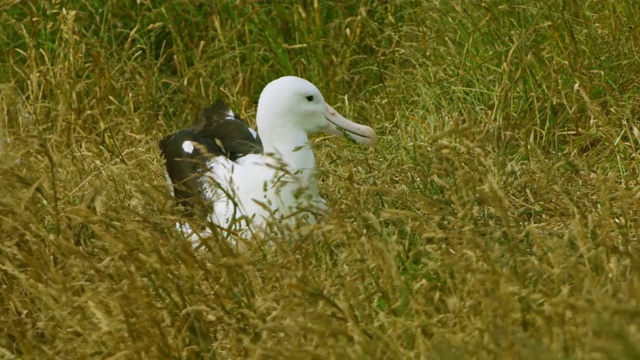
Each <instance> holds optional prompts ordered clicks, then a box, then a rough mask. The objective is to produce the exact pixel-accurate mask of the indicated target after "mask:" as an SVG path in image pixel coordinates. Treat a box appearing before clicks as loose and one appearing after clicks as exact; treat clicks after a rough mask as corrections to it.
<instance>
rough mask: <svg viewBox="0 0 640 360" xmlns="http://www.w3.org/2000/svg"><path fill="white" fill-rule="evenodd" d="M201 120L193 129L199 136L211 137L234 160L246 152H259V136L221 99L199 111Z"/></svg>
mask: <svg viewBox="0 0 640 360" xmlns="http://www.w3.org/2000/svg"><path fill="white" fill-rule="evenodd" d="M200 117H201V118H202V120H203V121H202V122H201V123H199V124H197V125H196V127H195V128H194V130H196V132H197V133H198V135H199V136H201V137H203V138H206V139H212V140H213V141H215V142H216V144H218V145H219V146H220V147H221V148H222V149H223V151H224V155H225V156H226V157H228V158H229V159H231V160H233V161H235V160H237V159H238V158H241V157H243V156H245V155H248V154H261V153H262V141H260V136H258V134H257V133H256V132H255V131H254V130H253V129H251V128H250V127H249V126H248V125H247V124H246V123H245V122H244V121H242V119H241V118H240V117H239V116H237V115H236V114H234V113H233V111H231V109H230V108H229V107H228V106H227V105H226V104H225V103H223V102H222V101H219V100H218V101H216V102H215V103H214V104H212V105H209V106H207V107H206V108H205V109H204V110H202V112H201V113H200Z"/></svg>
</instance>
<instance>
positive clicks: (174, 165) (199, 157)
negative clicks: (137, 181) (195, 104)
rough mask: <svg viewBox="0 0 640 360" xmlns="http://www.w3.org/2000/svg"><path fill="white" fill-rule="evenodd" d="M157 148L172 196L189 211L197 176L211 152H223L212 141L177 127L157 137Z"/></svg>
mask: <svg viewBox="0 0 640 360" xmlns="http://www.w3.org/2000/svg"><path fill="white" fill-rule="evenodd" d="M159 145H160V151H161V152H162V155H163V156H164V159H165V165H166V168H167V174H168V175H169V178H170V179H171V184H172V186H173V196H174V197H175V198H176V200H177V202H178V204H179V205H181V206H183V207H184V208H185V210H186V212H187V213H186V215H188V216H191V215H193V204H194V201H195V200H196V199H197V198H196V196H197V195H198V194H199V193H200V189H199V187H198V176H199V174H200V173H201V169H202V168H203V167H204V166H205V163H206V160H207V158H208V157H210V156H212V155H221V154H223V151H222V149H220V147H219V146H218V145H216V143H215V142H213V141H211V140H209V139H204V138H201V137H199V136H198V135H197V134H196V133H194V132H193V131H191V130H180V131H178V132H176V133H174V134H171V135H169V136H166V137H164V138H163V139H162V140H160V143H159Z"/></svg>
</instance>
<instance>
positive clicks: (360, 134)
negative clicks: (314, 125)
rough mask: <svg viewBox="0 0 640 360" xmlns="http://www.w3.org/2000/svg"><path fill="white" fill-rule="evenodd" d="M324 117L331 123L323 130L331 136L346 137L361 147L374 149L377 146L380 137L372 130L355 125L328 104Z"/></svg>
mask: <svg viewBox="0 0 640 360" xmlns="http://www.w3.org/2000/svg"><path fill="white" fill-rule="evenodd" d="M324 117H325V119H327V121H328V122H329V123H328V124H327V127H326V128H325V129H323V130H324V131H326V132H328V133H329V134H334V135H340V136H341V135H345V136H347V137H349V138H351V139H352V140H353V141H355V142H357V143H358V144H360V145H365V146H371V147H373V146H374V145H375V144H376V140H377V139H378V137H377V136H376V132H375V131H373V129H372V128H370V127H368V126H365V125H361V124H358V123H354V122H353V121H351V120H349V119H347V118H345V117H344V116H342V115H340V113H338V112H337V111H335V110H334V108H332V107H331V106H329V105H327V104H325V108H324Z"/></svg>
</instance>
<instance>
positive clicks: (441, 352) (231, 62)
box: [0, 0, 640, 359]
mask: <svg viewBox="0 0 640 360" xmlns="http://www.w3.org/2000/svg"><path fill="white" fill-rule="evenodd" d="M282 75H298V76H301V77H304V78H306V79H308V80H310V81H311V82H313V83H315V84H316V85H317V86H318V88H320V90H321V91H322V92H323V94H324V96H325V98H326V100H327V102H328V103H329V104H332V105H333V106H334V107H335V108H336V109H337V110H338V111H340V112H341V113H342V114H344V115H345V116H347V117H349V118H351V119H353V120H355V121H357V122H360V123H363V124H366V125H369V126H371V127H373V128H374V129H375V130H376V131H377V133H378V135H379V143H378V144H377V146H376V148H375V149H374V150H368V149H363V148H361V147H358V146H357V145H355V144H352V143H350V142H348V141H347V140H346V139H343V138H337V137H330V136H325V135H318V136H314V137H313V143H314V146H315V148H316V151H315V152H316V157H317V162H318V164H317V166H318V169H319V182H320V191H321V193H322V195H323V197H324V198H325V199H326V200H327V202H328V203H329V205H330V207H331V208H332V209H333V212H332V214H331V216H330V217H329V218H327V219H324V221H323V222H322V223H321V224H319V225H317V226H316V228H315V230H314V231H313V232H312V233H311V234H310V235H309V236H307V237H305V238H299V239H295V240H292V239H284V238H278V237H277V236H272V238H270V239H263V240H270V241H272V242H273V243H275V244H276V246H262V244H263V242H262V241H258V240H257V241H256V242H255V245H253V246H251V247H250V248H249V249H247V250H237V249H234V248H232V247H230V246H229V245H228V244H227V243H225V242H223V241H220V240H217V239H215V238H210V239H208V241H206V242H205V244H204V247H203V248H202V249H201V250H200V251H196V250H194V249H193V248H192V246H191V244H190V243H189V242H188V241H187V240H186V239H184V238H183V237H182V235H181V234H180V233H178V232H177V231H176V229H175V228H174V222H175V221H176V219H178V212H177V211H176V209H175V207H174V206H173V203H172V201H171V197H170V196H169V194H168V189H167V184H166V182H165V178H164V163H163V160H162V159H161V156H160V152H159V149H158V145H157V142H158V140H159V139H160V138H162V137H163V136H164V135H167V134H169V133H171V132H173V131H175V130H177V129H180V128H183V127H186V126H188V125H190V124H191V122H193V121H194V120H196V119H197V114H198V112H199V111H200V109H201V108H203V107H204V106H206V105H207V104H209V103H210V102H212V101H214V100H215V99H218V98H219V99H222V100H224V101H226V102H227V103H229V104H230V105H231V106H232V107H233V108H234V109H236V111H237V112H238V113H239V114H240V115H241V116H242V117H243V118H245V119H247V120H248V121H249V122H250V123H251V124H255V112H256V104H257V100H258V96H259V94H260V91H261V90H262V88H263V87H264V85H266V84H267V83H268V82H269V81H271V80H273V79H275V78H277V77H280V76H282ZM0 144H1V146H0V149H1V150H0V151H1V154H0V232H1V236H0V289H1V290H0V291H1V292H0V358H1V359H23V358H24V359H200V358H203V359H242V358H250V359H640V345H639V344H640V252H639V251H640V218H639V214H640V168H639V166H640V158H639V156H640V6H639V5H638V2H637V0H620V1H613V0H605V1H587V0H549V1H541V2H533V1H522V0H517V1H507V0H485V1H475V0H466V1H465V0H460V1H457V2H456V1H454V2H447V1H436V0H430V1H414V0H402V1H383V0H364V1H355V0H348V1H343V2H340V1H334V2H329V1H321V0H314V1H311V0H309V1H293V0H285V1H280V2H276V1H256V0H253V1H252V0H244V1H243V0H239V1H186V0H178V1H157V2H156V1H153V2H152V1H145V0H141V1H136V2H133V1H123V0H111V1H104V2H99V1H95V0H69V1H64V2H62V1H50V2H45V1H12V0H4V1H0Z"/></svg>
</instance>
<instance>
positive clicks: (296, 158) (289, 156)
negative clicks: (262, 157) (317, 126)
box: [260, 129, 315, 174]
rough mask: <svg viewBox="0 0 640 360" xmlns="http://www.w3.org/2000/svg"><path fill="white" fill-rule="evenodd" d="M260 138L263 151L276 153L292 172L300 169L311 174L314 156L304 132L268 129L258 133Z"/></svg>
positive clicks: (313, 166)
mask: <svg viewBox="0 0 640 360" xmlns="http://www.w3.org/2000/svg"><path fill="white" fill-rule="evenodd" d="M260 138H261V140H262V146H263V147H264V153H265V154H274V155H276V157H278V158H280V159H281V160H282V161H284V163H285V164H286V165H287V166H288V167H289V170H291V171H292V172H293V173H296V172H298V171H300V170H302V171H304V172H305V173H307V172H309V174H311V172H312V171H313V169H314V168H315V157H314V156H313V151H312V150H311V145H310V144H309V138H308V137H307V134H306V133H305V132H303V131H291V130H290V129H288V130H285V129H268V130H267V131H265V132H261V133H260Z"/></svg>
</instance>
